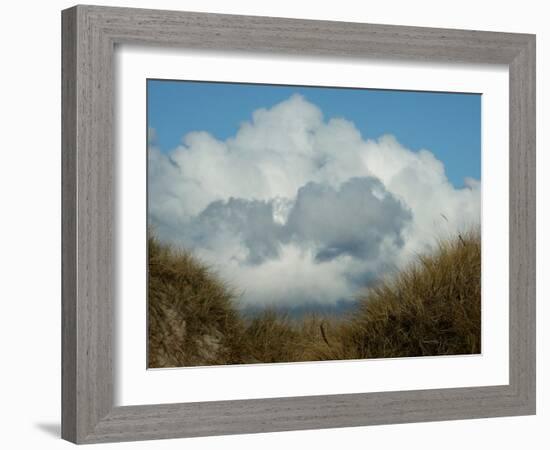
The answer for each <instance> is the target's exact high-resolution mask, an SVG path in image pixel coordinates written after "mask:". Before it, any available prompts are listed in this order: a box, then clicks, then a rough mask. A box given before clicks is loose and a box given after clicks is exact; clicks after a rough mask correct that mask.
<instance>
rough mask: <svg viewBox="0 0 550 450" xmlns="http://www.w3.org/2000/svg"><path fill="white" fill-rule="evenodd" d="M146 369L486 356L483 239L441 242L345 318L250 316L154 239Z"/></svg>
mask: <svg viewBox="0 0 550 450" xmlns="http://www.w3.org/2000/svg"><path fill="white" fill-rule="evenodd" d="M148 296H149V301H148V313H149V314H148V327H149V347H148V348H149V367H180V366H196V365H215V364H250V363H276V362H296V361H320V360H341V359H363V358H388V357H408V356H433V355H457V354H473V353H479V352H480V351H481V242H480V235H479V233H477V232H471V233H467V234H463V235H458V236H457V237H456V238H455V239H448V240H442V241H440V242H439V244H438V246H437V248H436V249H435V250H434V251H433V252H432V253H430V254H425V255H419V256H418V258H417V260H416V261H415V262H413V263H412V264H411V265H410V266H409V267H407V268H406V269H404V270H402V271H400V272H396V273H394V274H390V275H388V276H386V277H385V278H384V279H382V280H380V281H379V282H378V284H376V285H375V286H373V287H371V288H369V289H367V290H365V292H363V293H362V294H361V295H360V296H359V299H358V301H357V307H356V308H355V310H353V311H352V312H350V313H349V314H347V315H346V316H344V317H334V316H322V315H310V316H306V317H304V318H302V319H299V320H298V319H292V318H290V317H289V316H288V315H285V314H284V313H280V312H275V311H265V312H264V313H262V314H259V315H257V316H255V317H253V318H250V319H246V318H244V317H243V316H242V315H241V314H240V313H239V311H238V310H237V308H236V307H235V294H234V293H233V292H232V291H231V289H229V288H228V286H227V285H226V284H224V283H223V282H222V281H220V279H219V278H218V277H217V276H216V275H215V274H214V273H212V272H211V271H210V270H209V269H208V268H207V267H206V266H204V265H203V264H201V263H200V262H198V261H197V260H196V259H195V258H194V257H193V256H192V255H190V254H189V253H186V252H184V251H176V250H174V249H172V248H171V247H169V246H167V245H165V244H161V243H159V242H158V241H157V240H156V239H155V238H153V237H151V238H149V286H148Z"/></svg>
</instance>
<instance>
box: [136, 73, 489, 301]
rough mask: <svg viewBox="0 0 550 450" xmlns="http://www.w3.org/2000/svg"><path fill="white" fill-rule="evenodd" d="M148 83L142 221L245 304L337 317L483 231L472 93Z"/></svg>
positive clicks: (476, 114) (476, 102) (475, 109)
mask: <svg viewBox="0 0 550 450" xmlns="http://www.w3.org/2000/svg"><path fill="white" fill-rule="evenodd" d="M148 83H149V84H148V110H147V113H148V117H147V119H148V221H149V223H150V224H151V225H152V226H153V228H154V230H155V233H156V234H157V236H158V237H159V238H160V239H161V240H163V241H165V242H170V243H171V244H173V245H176V246H178V247H181V248H184V249H187V250H189V251H191V252H192V253H193V254H194V255H196V256H197V257H198V258H199V259H200V260H201V261H203V262H204V263H205V264H207V265H208V266H210V267H211V268H212V269H213V270H214V271H216V272H217V273H218V274H219V276H220V277H222V278H223V279H224V280H225V281H226V282H227V283H229V285H231V286H233V287H234V288H235V290H236V291H237V292H239V296H238V299H237V302H238V304H239V305H240V306H242V308H243V309H254V310H255V309H262V308H265V307H271V308H283V309H284V308H286V309H289V310H292V309H294V310H300V311H308V310H309V311H311V310H315V311H321V310H322V311H325V312H326V311H330V310H331V308H332V310H341V309H345V306H346V305H349V304H351V303H352V302H353V301H354V300H355V299H356V298H357V296H358V295H359V294H360V293H362V292H364V290H365V289H366V288H368V287H369V286H370V285H372V283H374V282H375V281H376V280H378V279H380V277H383V276H385V275H386V274H388V273H391V272H393V271H395V270H399V269H401V268H403V267H406V266H407V265H408V264H410V263H411V262H412V261H414V259H415V258H416V257H417V255H418V254H421V253H425V252H427V251H430V249H432V248H433V245H434V243H435V242H436V240H437V239H438V238H441V237H446V236H448V235H452V234H455V233H457V232H460V231H465V230H467V229H471V228H472V227H477V226H479V221H480V203H481V184H480V152H481V149H480V139H481V137H480V126H481V123H480V113H481V111H480V109H481V98H480V96H478V95H473V94H443V93H420V92H404V91H380V90H364V89H327V88H304V87H290V86H286V87H278V86H268V85H243V84H216V83H196V82H174V81H158V80H156V81H155V80H153V81H149V82H148Z"/></svg>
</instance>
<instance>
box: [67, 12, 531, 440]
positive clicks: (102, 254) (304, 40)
mask: <svg viewBox="0 0 550 450" xmlns="http://www.w3.org/2000/svg"><path fill="white" fill-rule="evenodd" d="M62 31H63V43H62V54H63V55H62V83H63V86H62V106H63V111H62V175H63V181H62V206H63V217H62V234H63V245H62V260H63V262H62V273H63V275H62V276H63V279H62V409H63V411H62V437H63V438H64V439H67V440H69V441H72V442H75V443H95V442H111V441H129V440H141V439H160V438H177V437H191V436H209V435H222V434H236V433H259V432H272V431H284V430H303V429H318V428H334V427H349V426H362V425H373V424H389V423H403V422H421V421H432V420H451V419H467V418H480V417H496V416H512V415H526V414H534V413H535V36H534V35H528V34H512V33H495V32H484V31H465V30H451V29H436V28H418V27H408V26H389V25H370V24H361V23H343V22H329V21H310V20H296V19H281V18H269V17H248V16H234V15H220V14H204V13H189V12H176V11H157V10H145V9H128V8H111V7H99V6H75V7H73V8H70V9H67V10H65V11H63V13H62ZM128 43H130V44H136V43H137V44H154V45H157V46H164V47H183V48H190V49H199V50H200V49H215V50H222V51H223V50H227V51H229V50H240V51H245V52H246V51H255V52H265V53H268V54H287V55H288V54H304V55H323V56H331V57H354V58H366V57H369V58H372V57H375V58H391V59H407V60H422V61H434V62H442V61H443V62H444V61H451V62H466V63H482V64H505V65H507V66H508V68H509V86H510V91H509V95H510V97H509V100H510V108H509V114H510V116H509V133H510V135H509V136H510V140H509V143H510V152H509V158H510V159H509V168H510V184H509V186H510V191H509V201H510V203H509V208H510V223H509V227H510V241H509V243H510V281H509V293H510V298H509V302H510V303H509V305H510V307H509V317H510V321H509V327H510V328H509V339H510V341H509V362H510V367H509V384H508V385H501V386H486V387H469V388H451V389H429V390H416V391H402V392H379V393H360V394H342V395H321V396H305V397H284V398H271V399H253V400H250V399H249V400H234V401H215V402H196V403H174V404H162V405H137V406H117V407H115V406H114V401H113V398H114V396H113V379H114V374H113V364H112V358H113V351H112V345H113V313H114V309H113V301H114V273H115V272H114V268H115V267H114V262H113V252H112V248H113V240H114V236H113V230H114V226H113V217H114V212H113V211H114V207H115V204H114V195H113V187H114V179H113V177H114V170H113V160H114V152H115V147H114V138H113V128H114V126H113V119H114V114H113V97H114V88H113V85H114V81H113V52H114V49H115V45H116V44H128Z"/></svg>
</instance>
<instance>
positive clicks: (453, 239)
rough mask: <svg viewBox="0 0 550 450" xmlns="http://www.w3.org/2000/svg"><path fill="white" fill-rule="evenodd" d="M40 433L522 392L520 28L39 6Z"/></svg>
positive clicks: (283, 419)
mask: <svg viewBox="0 0 550 450" xmlns="http://www.w3.org/2000/svg"><path fill="white" fill-rule="evenodd" d="M62 31H63V45H62V93H63V99H62V128H63V129H62V146H63V148H62V163H63V166H62V174H63V185H62V193H63V198H62V204H63V218H62V224H63V230H62V232H63V246H62V257H63V264H62V268H63V280H62V286H63V289H62V293H63V295H62V297H63V298H62V365H63V367H62V436H63V438H64V439H67V440H69V441H72V442H75V443H96V442H114V441H128V440H143V439H161V438H177V437H193V436H209V435H223V434H236V433H259V432H272V431H285V430H300V429H319V428H334V427H348V426H362V425H374V424H391V423H403V422H420V421H432V420H452V419H467V418H481V417H496V416H511V415H527V414H534V413H535V392H536V384H535V36H534V35H528V34H515V33H495V32H484V31H467V30H451V29H436V28H420V27H408V26H392V25H372V24H362V23H344V22H330V21H311V20H298V19H282V18H270V17H250V16H233V15H219V14H204V13H189V12H181V11H157V10H145V9H128V8H111V7H101V6H75V7H73V8H70V9H67V10H64V11H63V12H62Z"/></svg>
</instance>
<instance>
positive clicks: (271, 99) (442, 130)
mask: <svg viewBox="0 0 550 450" xmlns="http://www.w3.org/2000/svg"><path fill="white" fill-rule="evenodd" d="M147 83H148V90H147V95H148V108H147V114H148V126H149V127H151V128H154V129H155V130H156V144H157V146H158V147H159V148H160V149H161V151H163V152H168V151H170V150H172V149H174V148H175V147H176V146H177V145H179V144H180V143H181V139H182V137H183V136H184V135H185V134H187V133H188V132H191V131H199V130H201V131H208V132H209V133H210V134H212V135H213V136H215V137H216V138H218V139H221V140H224V139H226V138H228V137H230V136H233V135H234V134H235V133H236V131H237V130H238V127H239V125H240V123H241V122H243V121H247V120H249V119H250V117H251V114H252V112H253V111H254V110H256V109H258V108H269V107H271V106H273V105H275V104H277V103H280V102H281V101H283V100H285V99H288V98H289V97H290V96H291V95H292V94H294V93H299V94H301V95H303V96H304V97H305V98H306V99H307V100H308V101H309V102H311V103H314V104H315V105H317V106H318V107H319V108H320V109H321V110H322V111H323V114H324V118H325V120H327V119H329V118H332V117H343V118H346V119H348V120H350V121H352V122H353V123H354V124H355V126H356V127H357V128H358V130H359V131H360V132H361V135H362V136H363V138H364V139H373V138H378V137H379V136H381V135H383V134H392V135H394V136H395V137H396V138H397V140H398V141H399V142H400V143H401V144H402V145H404V146H405V147H407V148H409V149H411V150H413V151H418V150H420V149H422V148H425V149H428V150H430V151H431V152H432V153H433V154H434V155H435V156H436V157H437V158H438V159H440V160H441V161H442V162H443V163H444V165H445V170H446V173H447V177H448V178H449V180H450V181H451V182H452V183H453V185H454V186H455V187H462V186H463V180H464V178H465V177H472V178H475V179H480V176H481V95H478V94H453V93H432V92H414V91H389V90H370V89H341V88H324V87H320V88H319V87H294V86H274V85H253V84H239V83H204V82H189V81H167V80H148V81H147Z"/></svg>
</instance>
